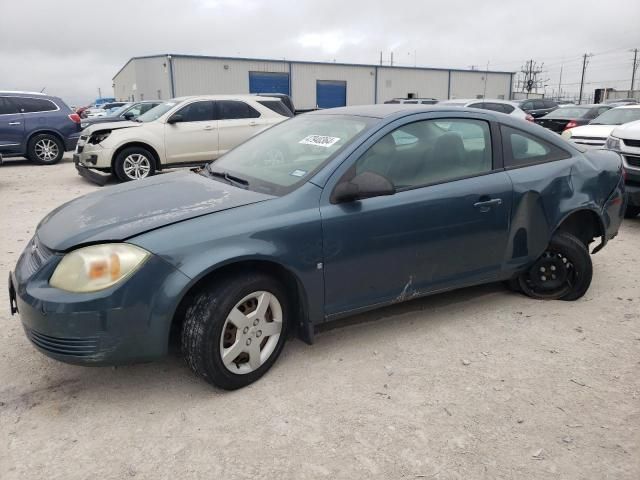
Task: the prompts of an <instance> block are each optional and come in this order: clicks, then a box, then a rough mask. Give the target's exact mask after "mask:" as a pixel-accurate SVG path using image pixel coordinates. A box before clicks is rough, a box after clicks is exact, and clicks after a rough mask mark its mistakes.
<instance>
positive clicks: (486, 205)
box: [473, 198, 502, 212]
mask: <svg viewBox="0 0 640 480" xmlns="http://www.w3.org/2000/svg"><path fill="white" fill-rule="evenodd" d="M500 205H502V199H501V198H492V199H490V200H481V201H479V202H476V203H474V204H473V206H474V207H476V208H477V209H478V210H480V211H481V212H488V211H489V210H491V207H499V206H500Z"/></svg>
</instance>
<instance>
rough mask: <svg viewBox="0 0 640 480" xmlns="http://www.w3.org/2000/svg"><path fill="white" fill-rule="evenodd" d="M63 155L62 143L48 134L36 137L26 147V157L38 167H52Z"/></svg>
mask: <svg viewBox="0 0 640 480" xmlns="http://www.w3.org/2000/svg"><path fill="white" fill-rule="evenodd" d="M62 155H64V145H63V143H62V141H61V140H60V139H59V138H58V137H56V136H54V135H49V134H48V133H43V134H40V135H36V136H35V137H33V138H32V139H31V140H29V144H28V145H27V156H28V157H29V160H31V161H32V162H34V163H38V164H40V165H53V164H54V163H58V162H59V161H60V160H61V159H62Z"/></svg>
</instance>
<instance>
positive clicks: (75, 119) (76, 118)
mask: <svg viewBox="0 0 640 480" xmlns="http://www.w3.org/2000/svg"><path fill="white" fill-rule="evenodd" d="M69 120H71V121H72V122H73V123H80V115H78V114H77V113H72V114H70V115H69Z"/></svg>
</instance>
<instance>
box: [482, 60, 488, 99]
mask: <svg viewBox="0 0 640 480" xmlns="http://www.w3.org/2000/svg"><path fill="white" fill-rule="evenodd" d="M487 77H489V62H487V70H486V71H485V72H484V91H483V92H482V98H487Z"/></svg>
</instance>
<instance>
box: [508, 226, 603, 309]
mask: <svg viewBox="0 0 640 480" xmlns="http://www.w3.org/2000/svg"><path fill="white" fill-rule="evenodd" d="M592 278H593V265H592V263H591V256H590V255H589V250H587V248H586V247H585V246H584V244H583V243H582V242H581V241H580V240H578V239H577V238H576V237H574V236H573V235H571V234H570V233H566V232H559V233H556V234H555V235H554V236H553V237H552V238H551V242H549V246H548V247H547V250H546V251H545V252H544V253H543V254H542V256H541V257H540V258H539V259H538V260H537V261H536V262H535V263H534V264H533V266H531V268H530V269H529V270H528V271H527V272H525V273H523V274H522V275H520V277H519V279H518V280H519V283H520V288H521V289H522V292H523V293H524V294H526V295H528V296H530V297H532V298H537V299H540V300H569V301H570V300H577V299H578V298H580V297H582V296H583V295H584V294H585V293H586V292H587V290H588V289H589V286H590V285H591V279H592Z"/></svg>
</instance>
